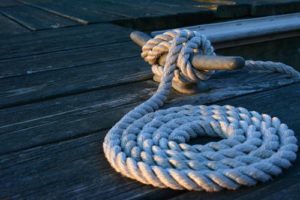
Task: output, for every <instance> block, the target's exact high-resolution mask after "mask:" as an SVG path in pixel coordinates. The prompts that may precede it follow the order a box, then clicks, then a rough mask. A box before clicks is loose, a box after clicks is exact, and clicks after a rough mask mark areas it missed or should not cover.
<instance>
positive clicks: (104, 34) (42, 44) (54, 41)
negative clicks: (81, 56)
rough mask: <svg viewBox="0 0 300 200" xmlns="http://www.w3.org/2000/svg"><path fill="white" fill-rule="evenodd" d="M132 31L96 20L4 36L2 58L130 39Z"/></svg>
mask: <svg viewBox="0 0 300 200" xmlns="http://www.w3.org/2000/svg"><path fill="white" fill-rule="evenodd" d="M130 32H131V30H130V29H127V28H122V27H119V26H115V25H112V24H94V25H88V26H76V27H70V28H65V29H51V30H45V31H40V32H38V31H37V32H33V33H30V34H23V35H18V36H14V37H8V38H0V44H1V49H0V60H1V59H8V58H16V57H23V56H31V55H37V54H44V53H49V52H55V51H62V50H69V49H75V48H82V47H90V46H97V45H104V44H109V43H114V42H122V41H128V40H129V37H128V36H129V34H130Z"/></svg>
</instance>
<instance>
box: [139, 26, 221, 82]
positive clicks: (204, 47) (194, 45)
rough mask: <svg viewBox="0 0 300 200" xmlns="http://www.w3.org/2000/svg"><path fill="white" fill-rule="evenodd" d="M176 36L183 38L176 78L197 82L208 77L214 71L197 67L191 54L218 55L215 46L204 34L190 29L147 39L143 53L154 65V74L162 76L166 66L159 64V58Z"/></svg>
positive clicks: (147, 60)
mask: <svg viewBox="0 0 300 200" xmlns="http://www.w3.org/2000/svg"><path fill="white" fill-rule="evenodd" d="M179 35H180V36H179ZM175 37H177V39H180V40H182V42H183V43H182V45H183V47H182V48H181V52H180V53H179V55H178V57H177V62H176V69H175V71H174V73H175V77H174V78H175V79H176V80H177V81H179V82H182V83H195V82H198V81H200V80H206V79H208V78H209V77H210V76H211V75H212V74H213V73H214V71H206V70H198V69H195V68H194V67H193V66H192V64H191V62H190V56H191V55H192V54H193V53H199V54H202V55H216V54H215V52H214V48H213V47H212V45H211V43H210V41H209V40H208V39H207V38H206V37H205V36H204V35H201V34H199V33H198V32H195V31H190V30H173V31H168V32H165V33H163V34H161V35H157V36H156V37H154V38H153V39H150V40H149V41H147V43H146V44H145V45H144V46H143V48H142V54H141V55H142V57H143V58H144V60H145V61H146V62H148V63H149V64H151V65H152V72H153V74H154V75H156V76H157V77H160V78H161V77H162V75H163V70H164V66H161V65H160V64H159V58H160V57H161V56H162V55H164V54H166V53H168V51H169V49H170V46H171V42H172V41H173V40H174V38H175Z"/></svg>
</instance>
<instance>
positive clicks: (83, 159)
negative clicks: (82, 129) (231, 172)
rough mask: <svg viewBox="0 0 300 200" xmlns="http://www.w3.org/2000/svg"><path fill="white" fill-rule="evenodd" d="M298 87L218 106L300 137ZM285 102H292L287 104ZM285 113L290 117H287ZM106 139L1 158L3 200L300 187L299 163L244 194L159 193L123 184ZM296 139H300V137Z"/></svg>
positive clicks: (91, 137) (96, 136)
mask: <svg viewBox="0 0 300 200" xmlns="http://www.w3.org/2000/svg"><path fill="white" fill-rule="evenodd" d="M299 86H300V84H299V83H298V84H294V85H291V86H288V87H282V88H277V89H274V90H270V91H267V92H260V93H256V94H251V95H246V96H241V97H237V98H234V99H230V100H226V101H222V102H219V103H218V104H221V105H226V104H232V105H235V106H244V107H246V108H248V109H250V110H257V111H259V112H262V113H269V114H271V115H276V116H278V117H279V118H280V119H281V120H282V121H285V122H287V123H288V125H289V127H291V128H292V129H294V130H295V131H296V133H297V132H299V131H300V123H299V122H300V118H299V115H297V113H299V112H300V106H299V105H298V101H297V100H298V99H299V97H300V90H299ZM287 96H289V98H286V97H287ZM283 99H284V101H283ZM187 102H189V103H191V104H197V103H203V102H202V99H198V100H197V101H193V100H192V101H189V100H187ZM270 102H272V103H270ZM287 113H290V114H289V115H287ZM111 115H115V112H114V111H111ZM98 120H101V119H98ZM74 127H76V125H74ZM105 133H106V131H104V132H100V131H97V132H96V133H91V134H88V135H85V136H82V137H79V138H73V139H70V140H67V141H62V142H59V143H52V144H48V145H44V146H37V147H35V148H31V149H27V150H23V151H21V152H16V153H11V154H6V155H2V156H1V157H0V163H1V164H0V166H1V167H0V168H1V170H0V174H1V176H0V184H1V186H2V187H1V188H0V191H1V192H0V194H1V197H2V198H8V199H10V198H25V199H30V198H39V199H45V198H53V196H55V197H56V198H59V199H62V198H72V199H74V198H83V197H84V198H89V199H99V197H101V198H103V199H120V198H124V199H136V198H140V199H145V198H147V199H148V198H149V199H167V198H170V197H173V196H175V195H179V194H181V196H178V198H181V199H186V198H188V197H191V198H193V199H207V197H209V198H211V199H231V198H233V197H238V194H239V195H241V194H244V195H246V194H251V195H254V194H257V195H258V194H259V192H262V190H264V189H266V188H269V189H267V191H268V193H267V192H266V191H263V193H262V194H261V195H260V196H259V197H260V198H263V197H268V195H269V194H270V191H271V190H272V189H273V190H272V191H278V192H279V191H280V190H283V189H285V186H287V185H291V186H292V188H291V189H290V191H295V190H296V189H295V187H296V186H295V184H298V179H299V175H300V173H298V172H299V170H300V160H299V159H298V160H297V161H296V163H295V164H294V167H293V168H291V169H289V170H286V171H285V172H284V175H283V176H280V177H277V178H276V179H275V180H274V181H273V182H268V183H264V184H259V185H258V186H255V187H250V188H242V189H239V190H238V191H235V192H231V191H223V192H219V193H204V192H185V191H183V192H180V191H171V190H161V189H156V188H153V187H149V186H145V185H142V184H139V183H137V182H134V181H131V180H129V179H126V178H123V177H122V176H120V175H119V174H117V173H116V172H114V171H113V170H112V168H111V167H109V165H108V163H107V161H106V160H105V158H104V155H103V151H102V148H101V144H102V142H103V138H104V136H105ZM297 138H298V139H300V137H299V134H297ZM23 141H25V140H23ZM41 180H42V181H41ZM280 186H281V187H280ZM296 188H297V187H296ZM283 192H284V190H283ZM183 193H185V194H183ZM185 195H187V196H185ZM254 196H255V195H254ZM257 197H258V196H257Z"/></svg>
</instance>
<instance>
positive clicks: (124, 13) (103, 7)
mask: <svg viewBox="0 0 300 200" xmlns="http://www.w3.org/2000/svg"><path fill="white" fill-rule="evenodd" d="M22 1H23V2H24V3H27V4H30V5H31V6H36V7H38V8H41V9H44V10H47V11H49V12H54V13H56V14H59V15H62V16H66V17H69V18H72V19H77V20H79V21H83V22H85V23H91V22H108V21H112V20H120V19H126V18H128V17H136V15H138V16H141V15H142V16H143V15H144V14H143V13H144V12H145V11H143V10H141V9H140V8H139V9H136V8H134V7H126V9H124V5H123V4H122V3H116V2H114V3H111V2H107V1H101V2H99V1H92V0H89V1H85V2H82V1H76V0H75V1H72V2H70V1H68V0H61V1H59V2H57V1H55V0H47V1H40V0H22ZM145 9H147V11H149V10H151V9H149V8H145ZM152 12H153V11H152Z"/></svg>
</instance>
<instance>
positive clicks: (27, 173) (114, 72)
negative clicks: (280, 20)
mask: <svg viewBox="0 0 300 200" xmlns="http://www.w3.org/2000/svg"><path fill="white" fill-rule="evenodd" d="M295 12H300V1H292V0H288V1H283V0H278V1H268V0H264V1H246V0H232V1H229V0H228V1H209V0H194V1H193V0H187V1H182V0H156V1H153V0H151V1H150V0H149V1H148V0H143V1H136V0H135V1H134V0H123V1H117V0H87V1H80V0H59V1H58V0H1V1H0V44H1V47H0V86H1V87H0V199H105V200H108V199H155V200H159V199H208V198H209V199H211V200H214V199H216V200H217V199H218V200H219V199H224V200H227V199H228V200H229V199H230V200H231V199H239V200H244V199H255V198H257V199H284V200H288V199H297V198H298V197H299V195H300V182H299V178H300V159H299V158H298V159H297V161H296V162H295V163H294V165H293V167H291V168H289V169H287V170H285V171H284V172H283V174H282V175H280V176H279V177H275V178H274V180H273V181H272V182H267V183H263V184H258V185H257V186H254V187H249V188H247V187H243V188H241V189H239V190H237V191H222V192H218V193H205V192H188V191H173V190H169V189H158V188H154V187H151V186H146V185H142V184H140V183H138V182H136V181H133V180H130V179H127V178H124V177H122V176H121V175H120V174H118V173H116V172H115V171H114V170H113V168H111V167H110V165H109V164H108V162H107V160H106V159H105V157H104V153H103V149H102V143H103V138H104V136H105V134H106V133H107V131H108V129H109V128H110V127H111V126H112V125H114V124H115V123H116V122H117V121H118V120H119V119H120V118H121V117H122V116H123V115H124V114H125V113H126V112H128V111H129V110H131V109H132V108H133V107H135V106H136V105H138V104H139V103H141V102H143V101H145V99H147V98H148V97H150V96H151V95H152V94H153V92H154V91H155V90H156V88H157V83H155V82H153V81H152V72H151V69H150V66H149V65H148V64H146V63H145V62H144V61H143V60H142V58H140V48H139V47H137V46H136V45H135V44H133V43H132V42H131V41H130V39H129V34H130V33H131V32H132V31H133V30H135V29H139V30H143V31H149V32H151V33H152V35H155V34H156V33H157V32H155V31H158V30H165V29H169V28H175V27H183V26H195V25H198V24H203V23H212V22H220V21H225V20H226V21H227V20H232V19H242V18H256V17H262V16H268V15H275V14H285V13H295ZM291 15H294V16H296V17H297V14H291ZM298 15H300V14H299V13H298ZM299 20H300V18H299ZM238 24H239V23H238ZM218 26H219V25H218ZM225 26H227V25H224V29H226V27H225ZM237 26H239V25H237ZM193 28H196V29H199V27H198V26H197V27H193ZM201 28H204V29H205V28H207V30H208V31H209V30H211V32H212V33H214V30H215V29H214V28H215V27H214V25H204V27H202V25H201V27H200V29H201ZM210 28H211V29H210ZM299 33H300V32H299V29H296V30H287V31H286V32H285V33H284V34H283V33H278V34H277V36H276V37H273V38H270V35H264V36H263V37H259V38H258V39H257V36H255V38H256V39H255V38H254V39H253V38H252V39H251V40H250V39H247V38H246V39H245V38H239V39H238V40H232V39H230V40H228V41H222V40H221V41H218V40H216V41H213V42H214V44H215V46H216V48H217V53H218V54H222V55H240V56H243V57H245V58H247V59H259V60H274V61H280V62H284V63H287V64H290V65H292V66H293V67H295V68H296V69H297V70H300V48H299V47H300V34H299ZM266 38H268V39H266ZM212 40H214V39H212ZM249 41H250V42H249ZM124 49H125V50H126V51H124ZM225 77H226V78H224V76H222V74H221V75H220V76H216V78H215V79H211V80H209V84H211V86H212V87H213V89H212V90H211V91H209V92H207V93H203V94H195V95H182V94H178V93H176V92H172V95H171V98H170V99H169V101H168V104H167V105H166V106H172V105H180V104H213V103H216V104H220V105H225V104H230V105H234V106H242V107H246V108H248V109H249V110H256V111H259V112H261V113H268V114H270V115H273V116H278V117H279V118H280V119H281V120H282V121H283V122H286V123H287V124H288V126H289V127H290V128H291V129H293V130H295V133H296V135H297V138H298V139H300V114H299V113H300V103H299V99H300V83H299V82H296V81H295V82H294V81H293V80H291V79H287V78H286V77H284V76H280V75H276V74H275V75H274V74H271V75H267V74H262V75H255V74H251V76H250V75H249V74H242V75H240V74H239V73H235V72H232V73H230V74H229V75H228V76H225ZM264 78H265V79H264ZM264 80H268V81H267V82H266V81H264ZM233 82H234V85H231V83H233ZM254 86H256V87H254ZM228 88H229V89H228ZM218 94H222V96H218ZM298 157H299V153H298Z"/></svg>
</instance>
